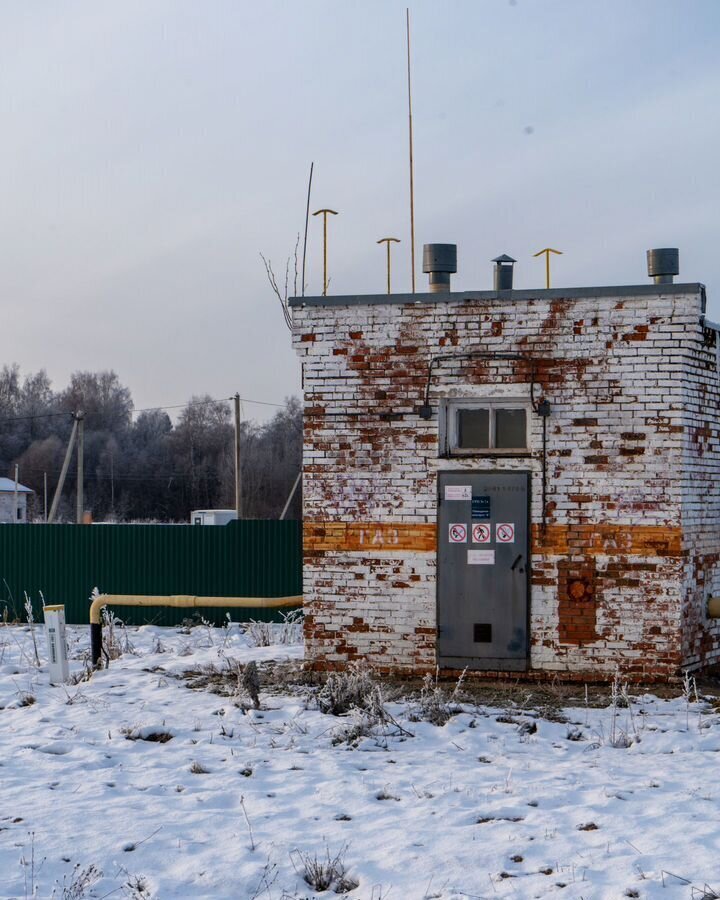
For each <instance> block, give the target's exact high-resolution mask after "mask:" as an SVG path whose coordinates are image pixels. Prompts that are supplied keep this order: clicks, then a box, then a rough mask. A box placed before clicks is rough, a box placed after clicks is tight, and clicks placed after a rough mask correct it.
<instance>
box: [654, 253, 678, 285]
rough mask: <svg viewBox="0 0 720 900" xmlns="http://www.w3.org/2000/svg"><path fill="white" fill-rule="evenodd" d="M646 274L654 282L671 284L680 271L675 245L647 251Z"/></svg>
mask: <svg viewBox="0 0 720 900" xmlns="http://www.w3.org/2000/svg"><path fill="white" fill-rule="evenodd" d="M647 267H648V275H649V276H650V278H652V279H653V281H654V282H655V284H672V283H673V277H674V276H675V275H677V274H678V273H679V272H680V251H679V250H678V249H677V247H662V248H660V249H657V250H648V252H647Z"/></svg>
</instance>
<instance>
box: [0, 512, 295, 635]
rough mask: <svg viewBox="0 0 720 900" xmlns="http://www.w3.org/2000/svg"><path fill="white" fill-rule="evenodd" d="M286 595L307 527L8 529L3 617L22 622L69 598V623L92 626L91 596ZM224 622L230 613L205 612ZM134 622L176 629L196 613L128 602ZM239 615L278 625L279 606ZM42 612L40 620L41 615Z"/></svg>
mask: <svg viewBox="0 0 720 900" xmlns="http://www.w3.org/2000/svg"><path fill="white" fill-rule="evenodd" d="M94 587H97V588H98V589H99V590H100V591H102V593H105V594H194V595H196V596H210V597H283V596H288V595H300V594H301V593H302V525H301V523H300V522H296V521H285V522H278V521H265V520H263V521H261V520H253V521H241V522H231V523H230V524H229V525H224V526H208V525H202V526H201V525H84V526H82V525H81V526H78V525H0V613H4V611H5V610H6V611H7V612H6V613H4V614H5V615H7V617H8V618H9V619H10V620H13V619H24V618H25V612H24V609H23V606H24V603H25V595H26V594H27V595H28V596H29V597H31V598H32V601H33V606H34V607H35V610H36V615H37V614H38V611H39V607H40V605H41V604H40V595H41V594H42V596H43V597H44V598H45V602H46V603H63V604H64V605H65V615H66V619H67V621H68V622H73V623H86V622H87V621H88V608H89V605H90V600H89V597H90V593H91V592H92V590H93V588H94ZM199 612H201V613H202V615H203V617H204V618H205V619H207V620H208V621H211V622H215V623H216V624H222V623H223V622H224V621H225V612H224V611H223V610H217V609H216V610H212V609H206V610H200V611H199ZM117 613H118V615H120V617H121V618H122V619H123V620H124V621H126V622H128V623H130V624H144V623H147V622H155V623H156V624H161V625H173V624H177V623H179V622H181V621H182V620H183V619H184V618H187V617H189V616H191V615H192V610H183V609H168V608H164V607H148V608H145V609H138V608H133V607H123V608H122V609H118V610H117ZM231 615H232V617H233V619H235V620H243V619H244V620H247V619H248V618H253V619H260V620H263V621H279V620H280V618H281V617H280V613H279V612H278V611H273V610H248V611H247V612H246V611H243V610H240V609H238V610H232V611H231ZM38 618H39V617H38Z"/></svg>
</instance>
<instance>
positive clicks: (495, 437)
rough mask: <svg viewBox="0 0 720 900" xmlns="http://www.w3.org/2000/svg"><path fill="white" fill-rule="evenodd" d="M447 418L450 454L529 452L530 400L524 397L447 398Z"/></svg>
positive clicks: (445, 420)
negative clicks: (499, 398) (525, 399)
mask: <svg viewBox="0 0 720 900" xmlns="http://www.w3.org/2000/svg"><path fill="white" fill-rule="evenodd" d="M444 422H445V451H446V453H447V454H449V455H453V456H458V455H463V454H467V455H470V454H478V453H492V454H496V453H507V454H513V453H523V452H527V449H528V437H527V430H528V404H527V403H525V402H523V401H517V400H448V401H447V403H446V406H445V410H444Z"/></svg>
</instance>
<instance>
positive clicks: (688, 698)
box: [682, 672, 700, 731]
mask: <svg viewBox="0 0 720 900" xmlns="http://www.w3.org/2000/svg"><path fill="white" fill-rule="evenodd" d="M682 692H683V698H684V700H685V729H686V731H689V730H690V704H691V703H698V702H699V700H700V698H699V697H698V692H697V683H696V681H695V678H694V676H693V675H691V674H690V673H689V672H685V673H684V674H683V685H682Z"/></svg>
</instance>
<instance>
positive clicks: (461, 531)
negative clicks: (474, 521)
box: [449, 522, 467, 544]
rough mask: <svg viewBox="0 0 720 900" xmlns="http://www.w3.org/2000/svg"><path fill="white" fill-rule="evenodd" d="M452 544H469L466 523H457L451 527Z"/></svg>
mask: <svg viewBox="0 0 720 900" xmlns="http://www.w3.org/2000/svg"><path fill="white" fill-rule="evenodd" d="M449 533H450V543H451V544H466V543H467V525H466V524H465V523H464V522H457V523H455V524H453V525H450V527H449Z"/></svg>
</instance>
